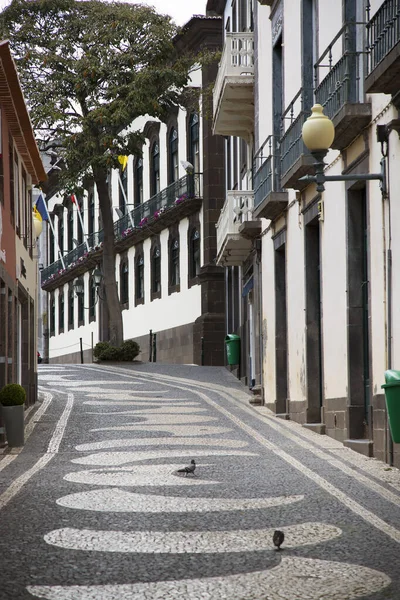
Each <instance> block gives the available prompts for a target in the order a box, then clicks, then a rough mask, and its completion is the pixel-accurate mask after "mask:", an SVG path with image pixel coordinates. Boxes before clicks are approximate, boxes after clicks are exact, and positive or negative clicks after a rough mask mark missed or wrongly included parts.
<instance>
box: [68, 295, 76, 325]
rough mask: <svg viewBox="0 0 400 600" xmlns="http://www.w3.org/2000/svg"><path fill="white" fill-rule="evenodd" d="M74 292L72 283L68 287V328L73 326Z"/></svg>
mask: <svg viewBox="0 0 400 600" xmlns="http://www.w3.org/2000/svg"><path fill="white" fill-rule="evenodd" d="M74 306H75V294H74V288H73V286H72V285H70V286H69V288H68V329H73V328H74Z"/></svg>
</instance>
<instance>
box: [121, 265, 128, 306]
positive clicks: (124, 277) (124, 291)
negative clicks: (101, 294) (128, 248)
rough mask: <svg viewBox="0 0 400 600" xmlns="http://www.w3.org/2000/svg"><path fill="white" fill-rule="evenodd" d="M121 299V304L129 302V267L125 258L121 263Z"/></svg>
mask: <svg viewBox="0 0 400 600" xmlns="http://www.w3.org/2000/svg"><path fill="white" fill-rule="evenodd" d="M119 301H120V303H121V304H127V303H128V302H129V267H128V259H127V258H125V259H124V260H122V261H121V263H120V265H119Z"/></svg>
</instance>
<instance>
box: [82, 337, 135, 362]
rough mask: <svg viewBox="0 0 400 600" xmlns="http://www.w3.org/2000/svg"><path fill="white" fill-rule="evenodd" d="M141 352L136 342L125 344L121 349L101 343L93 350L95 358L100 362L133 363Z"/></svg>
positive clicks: (128, 341)
mask: <svg viewBox="0 0 400 600" xmlns="http://www.w3.org/2000/svg"><path fill="white" fill-rule="evenodd" d="M139 352H140V347H139V344H138V343H137V342H135V341H134V340H127V341H126V342H123V344H122V346H121V347H120V348H117V347H116V346H111V344H110V343H109V342H99V343H98V344H96V346H95V347H94V350H93V356H94V357H95V358H97V359H98V360H113V361H132V360H133V359H134V358H136V356H137V355H138V354H139Z"/></svg>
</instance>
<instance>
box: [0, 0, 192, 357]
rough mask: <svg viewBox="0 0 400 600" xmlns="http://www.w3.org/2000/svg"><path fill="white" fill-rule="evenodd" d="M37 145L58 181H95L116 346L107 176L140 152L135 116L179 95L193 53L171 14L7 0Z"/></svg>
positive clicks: (71, 185) (73, 0) (162, 108)
mask: <svg viewBox="0 0 400 600" xmlns="http://www.w3.org/2000/svg"><path fill="white" fill-rule="evenodd" d="M0 31H1V33H2V37H3V39H5V38H8V39H9V40H10V45H11V49H12V52H13V56H14V59H15V61H16V64H17V69H18V72H19V75H20V78H21V84H22V88H23V91H24V95H25V98H26V100H27V104H28V107H29V110H30V114H31V119H32V124H33V127H34V129H35V131H36V134H37V138H38V141H39V145H40V146H41V147H42V148H46V149H50V148H51V147H53V148H54V147H55V148H57V151H58V152H59V154H60V156H62V158H63V159H64V163H65V165H66V169H65V171H63V173H61V175H60V177H61V183H62V185H63V187H64V189H66V190H68V189H70V190H71V191H72V190H73V189H76V186H77V184H78V183H79V182H82V180H83V178H84V177H85V176H89V177H92V178H93V180H94V182H95V184H96V188H97V192H98V197H99V207H100V213H101V217H102V222H103V232H104V239H103V276H104V287H105V294H106V300H107V305H108V313H109V332H110V342H111V344H112V345H115V346H120V345H121V343H122V341H123V327H122V315H121V307H120V303H119V298H118V289H117V284H116V277H115V249H114V228H113V218H112V210H111V202H110V197H109V192H108V185H107V175H108V172H109V170H110V169H111V168H118V167H119V162H118V156H119V155H128V154H136V155H140V154H141V147H142V144H143V141H144V139H143V137H142V134H141V133H140V132H138V131H132V130H131V129H130V128H129V125H130V124H131V123H132V121H133V120H134V119H135V118H136V117H138V116H140V115H146V114H148V115H151V116H153V117H159V118H160V119H165V117H166V115H167V114H168V113H169V111H170V109H171V107H173V106H176V105H178V104H179V101H180V93H181V92H180V91H181V90H182V89H183V88H184V86H185V85H186V84H187V82H188V78H189V71H190V67H191V65H192V64H193V57H189V56H182V55H179V56H178V55H177V52H176V50H175V47H174V44H173V37H174V35H175V34H176V33H177V28H176V26H175V25H174V23H173V22H172V21H171V19H170V17H168V16H164V15H160V14H158V13H157V12H155V10H154V9H153V8H150V7H148V6H142V5H137V4H136V5H131V4H127V3H118V2H112V3H107V2H104V1H101V0H85V1H77V0H13V1H12V3H11V5H10V6H9V7H8V8H6V9H5V10H4V11H3V12H2V13H1V15H0Z"/></svg>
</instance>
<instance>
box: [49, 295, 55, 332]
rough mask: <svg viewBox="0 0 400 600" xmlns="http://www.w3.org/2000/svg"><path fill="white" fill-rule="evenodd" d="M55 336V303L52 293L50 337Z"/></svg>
mask: <svg viewBox="0 0 400 600" xmlns="http://www.w3.org/2000/svg"><path fill="white" fill-rule="evenodd" d="M55 334H56V302H55V300H54V292H51V294H50V335H55Z"/></svg>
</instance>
